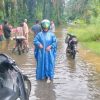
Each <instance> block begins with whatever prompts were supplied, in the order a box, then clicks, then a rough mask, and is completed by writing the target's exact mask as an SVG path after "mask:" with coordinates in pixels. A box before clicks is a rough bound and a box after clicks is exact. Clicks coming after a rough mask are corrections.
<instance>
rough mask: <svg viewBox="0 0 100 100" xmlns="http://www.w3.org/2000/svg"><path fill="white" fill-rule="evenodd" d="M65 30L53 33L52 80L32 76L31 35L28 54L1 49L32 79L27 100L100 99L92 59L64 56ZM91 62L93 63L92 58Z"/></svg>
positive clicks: (99, 83) (98, 77)
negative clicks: (54, 38)
mask: <svg viewBox="0 0 100 100" xmlns="http://www.w3.org/2000/svg"><path fill="white" fill-rule="evenodd" d="M66 31H67V30H66V29H63V28H61V29H58V30H57V32H56V33H55V34H56V35H57V38H58V50H57V57H56V66H55V78H54V80H53V82H51V83H46V81H37V80H36V79H35V70H36V68H35V65H36V63H35V59H34V54H33V50H34V47H33V45H32V37H31V38H30V48H29V52H28V53H27V54H22V55H18V54H16V53H15V54H12V53H11V50H9V51H3V52H5V53H7V54H8V55H10V56H11V57H12V58H14V59H15V61H16V63H17V64H18V65H19V67H20V68H21V69H22V72H23V73H24V74H26V75H27V76H28V77H29V79H30V80H31V84H32V90H31V94H30V100H100V72H99V71H97V70H96V67H95V66H94V65H92V62H88V61H86V60H85V59H84V58H82V57H81V55H80V54H82V53H77V55H76V59H75V60H73V59H71V58H68V57H66V53H65V49H66V44H65V43H64V39H65V33H66ZM87 55H88V53H87ZM83 56H84V55H83ZM88 58H89V56H88ZM93 59H94V58H93ZM94 61H95V62H96V60H95V59H94ZM97 63H99V62H97ZM98 67H100V66H98Z"/></svg>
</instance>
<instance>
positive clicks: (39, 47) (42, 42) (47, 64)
mask: <svg viewBox="0 0 100 100" xmlns="http://www.w3.org/2000/svg"><path fill="white" fill-rule="evenodd" d="M41 28H42V31H41V32H39V33H38V34H37V35H36V37H35V38H34V41H33V42H34V45H35V51H34V54H35V58H36V61H37V66H36V79H37V80H43V79H47V82H48V83H49V82H50V81H51V80H53V78H54V66H55V57H56V51H57V39H56V36H55V34H54V33H52V32H50V31H49V29H50V21H49V20H47V19H45V20H43V21H42V22H41Z"/></svg>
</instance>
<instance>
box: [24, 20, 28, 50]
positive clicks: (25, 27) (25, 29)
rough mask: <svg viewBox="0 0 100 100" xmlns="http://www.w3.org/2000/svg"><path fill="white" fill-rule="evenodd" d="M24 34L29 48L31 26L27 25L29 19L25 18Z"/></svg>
mask: <svg viewBox="0 0 100 100" xmlns="http://www.w3.org/2000/svg"><path fill="white" fill-rule="evenodd" d="M23 34H24V36H25V38H26V41H25V43H26V46H27V48H29V42H28V38H29V28H28V25H27V19H24V22H23Z"/></svg>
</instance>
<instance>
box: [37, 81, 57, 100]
mask: <svg viewBox="0 0 100 100" xmlns="http://www.w3.org/2000/svg"><path fill="white" fill-rule="evenodd" d="M53 89H54V84H53V83H52V82H51V83H49V84H48V83H46V82H45V81H37V85H36V90H35V96H36V98H37V100H56V95H55V91H54V90H53Z"/></svg>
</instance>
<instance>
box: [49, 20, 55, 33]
mask: <svg viewBox="0 0 100 100" xmlns="http://www.w3.org/2000/svg"><path fill="white" fill-rule="evenodd" d="M50 31H51V32H55V24H54V21H51V23H50Z"/></svg>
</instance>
